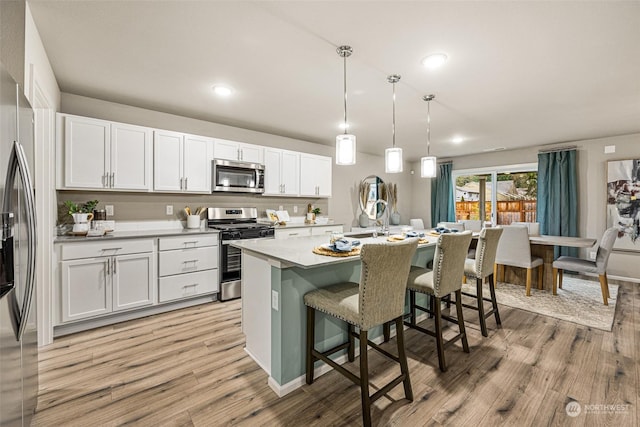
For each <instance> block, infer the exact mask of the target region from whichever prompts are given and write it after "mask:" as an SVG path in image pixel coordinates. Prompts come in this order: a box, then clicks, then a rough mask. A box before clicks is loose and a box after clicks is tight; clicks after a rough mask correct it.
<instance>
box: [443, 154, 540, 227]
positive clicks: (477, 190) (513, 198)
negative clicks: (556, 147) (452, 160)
mask: <svg viewBox="0 0 640 427" xmlns="http://www.w3.org/2000/svg"><path fill="white" fill-rule="evenodd" d="M537 168H538V166H537V164H535V163H533V164H525V165H512V166H501V167H499V168H498V167H495V168H482V169H476V170H472V169H468V170H461V171H453V174H452V175H453V179H454V181H455V190H454V191H455V201H456V220H458V221H459V220H465V219H484V221H485V222H489V223H491V224H492V225H509V224H511V223H512V222H536V205H537V193H538V172H537Z"/></svg>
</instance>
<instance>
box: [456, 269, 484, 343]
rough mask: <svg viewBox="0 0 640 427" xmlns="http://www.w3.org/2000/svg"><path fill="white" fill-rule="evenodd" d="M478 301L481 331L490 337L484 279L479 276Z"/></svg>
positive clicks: (477, 282) (477, 286)
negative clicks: (485, 307)
mask: <svg viewBox="0 0 640 427" xmlns="http://www.w3.org/2000/svg"><path fill="white" fill-rule="evenodd" d="M457 299H458V296H457V293H456V300H457ZM476 301H477V302H478V317H479V319H480V331H481V332H482V336H483V337H488V336H489V333H488V332H487V321H486V320H485V318H484V299H483V298H482V279H478V278H476ZM456 303H457V301H456ZM458 316H460V313H458Z"/></svg>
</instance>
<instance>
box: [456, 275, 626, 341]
mask: <svg viewBox="0 0 640 427" xmlns="http://www.w3.org/2000/svg"><path fill="white" fill-rule="evenodd" d="M462 290H463V292H468V293H471V294H474V295H475V293H476V287H475V285H472V284H470V283H467V284H464V285H462ZM482 292H483V294H484V296H486V297H488V296H489V287H488V285H486V284H485V285H484V289H483V291H482ZM609 294H610V296H611V298H610V299H609V305H604V304H603V303H602V291H601V290H600V283H599V282H598V281H592V280H584V279H578V278H575V277H571V276H567V275H565V276H564V279H563V281H562V289H558V295H552V293H551V291H544V290H542V291H540V290H537V289H531V296H530V297H527V296H525V289H524V286H518V285H513V284H511V283H502V282H500V283H498V285H497V286H496V299H497V300H498V304H503V305H508V306H509V307H514V308H519V309H522V310H526V311H531V312H533V313H537V314H542V315H544V316H549V317H554V318H556V319H561V320H567V321H569V322H573V323H577V324H579V325H585V326H588V327H591V328H596V329H602V330H605V331H611V328H612V327H613V317H614V314H615V311H616V301H617V296H618V285H612V284H609Z"/></svg>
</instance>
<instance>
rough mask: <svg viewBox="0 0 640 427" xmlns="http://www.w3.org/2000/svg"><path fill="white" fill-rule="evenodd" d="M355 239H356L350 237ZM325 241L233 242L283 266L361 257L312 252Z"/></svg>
mask: <svg viewBox="0 0 640 427" xmlns="http://www.w3.org/2000/svg"><path fill="white" fill-rule="evenodd" d="M427 238H428V239H429V243H423V244H421V245H419V246H418V247H420V248H422V247H427V246H433V245H435V242H436V240H437V237H430V236H427ZM349 240H355V239H349ZM357 240H359V241H360V242H361V244H363V245H364V244H366V243H380V242H386V237H383V236H379V237H377V238H372V237H366V238H362V239H357ZM323 243H329V241H328V239H327V237H326V236H317V237H316V236H312V237H308V236H307V237H295V238H289V239H286V240H278V239H257V240H237V241H234V242H233V243H232V245H233V246H235V247H238V248H241V249H243V250H246V251H250V252H253V253H256V254H259V255H263V256H265V257H267V258H269V259H271V260H273V261H276V262H279V263H281V264H282V265H281V267H283V268H286V267H289V266H295V267H302V268H313V267H319V266H324V265H330V264H337V263H341V262H351V261H354V260H358V259H359V255H355V256H350V257H332V256H325V255H318V254H314V253H313V252H312V250H313V248H314V247H316V246H320V245H322V244H323Z"/></svg>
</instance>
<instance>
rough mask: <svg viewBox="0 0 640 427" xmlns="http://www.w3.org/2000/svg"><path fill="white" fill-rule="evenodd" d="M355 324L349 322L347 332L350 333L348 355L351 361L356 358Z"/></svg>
mask: <svg viewBox="0 0 640 427" xmlns="http://www.w3.org/2000/svg"><path fill="white" fill-rule="evenodd" d="M353 329H354V328H353V325H352V324H351V323H348V324H347V334H349V348H348V349H347V357H348V358H349V362H353V361H354V360H355V352H356V340H355V339H353V332H354V330H353Z"/></svg>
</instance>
